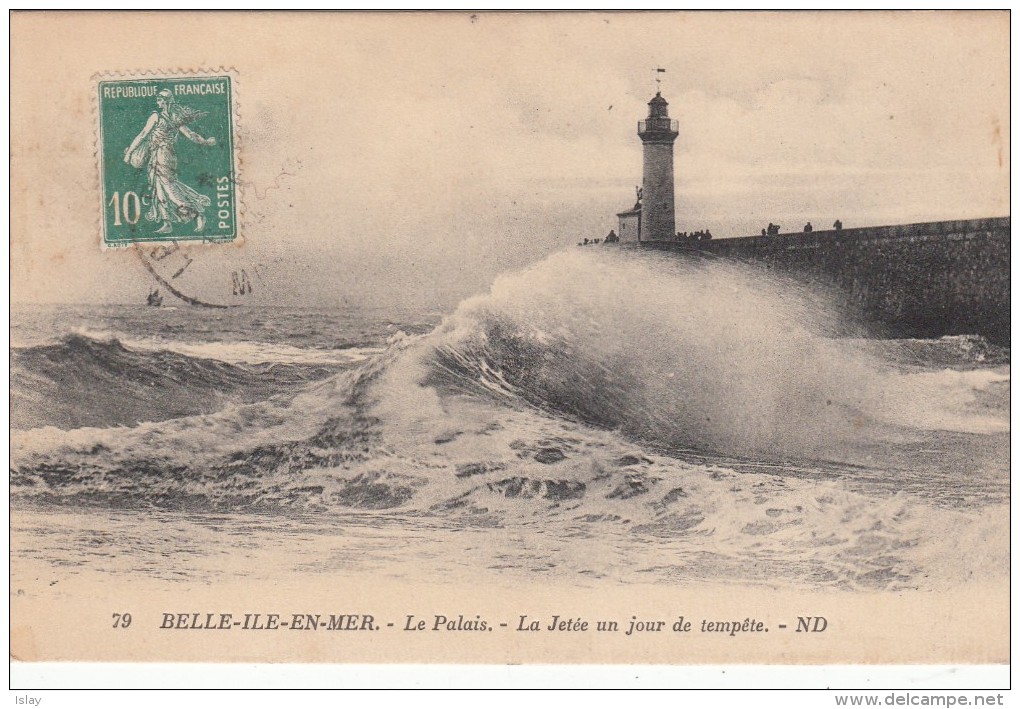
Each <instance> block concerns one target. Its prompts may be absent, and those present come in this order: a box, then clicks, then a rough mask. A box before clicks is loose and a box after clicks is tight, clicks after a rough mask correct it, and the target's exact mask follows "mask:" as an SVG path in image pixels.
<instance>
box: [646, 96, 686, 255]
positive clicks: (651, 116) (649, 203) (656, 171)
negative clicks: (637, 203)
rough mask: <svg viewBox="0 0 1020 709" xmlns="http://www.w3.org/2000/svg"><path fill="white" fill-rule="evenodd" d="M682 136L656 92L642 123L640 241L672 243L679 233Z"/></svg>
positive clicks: (664, 100) (667, 106)
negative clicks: (676, 148)
mask: <svg viewBox="0 0 1020 709" xmlns="http://www.w3.org/2000/svg"><path fill="white" fill-rule="evenodd" d="M679 134H680V131H679V130H678V127H677V122H676V121H675V120H671V119H670V117H669V104H668V103H667V102H666V99H664V98H663V97H662V94H661V93H658V92H657V93H656V94H655V98H653V99H652V100H651V101H649V102H648V118H646V119H645V120H643V121H638V136H640V138H641V142H642V144H644V151H645V156H644V157H645V165H644V175H643V180H644V184H643V185H642V189H641V229H640V234H639V236H638V239H639V240H640V241H668V240H672V239H673V237H674V235H675V234H676V215H675V212H674V209H675V207H674V200H673V142H674V141H675V140H676V137H677V136H678V135H679Z"/></svg>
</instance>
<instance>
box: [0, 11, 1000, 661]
mask: <svg viewBox="0 0 1020 709" xmlns="http://www.w3.org/2000/svg"><path fill="white" fill-rule="evenodd" d="M41 37H59V38H60V40H59V41H52V42H51V41H45V42H44V41H40V38H41ZM1009 54H1010V33H1009V13H1008V12H1001V11H1000V12H994V11H986V12H977V11H975V12H949V11H940V12H925V13H916V12H820V11H819V12H788V13H786V12H643V13H631V12H580V13H559V12H550V13H545V12H542V13H529V12H521V13H511V12H477V13H471V12H446V13H416V12H405V13H370V12H366V13H285V12H281V13H260V12H255V13H201V12H191V11H186V12H179V13H161V12H155V13H111V12H96V13H83V14H78V13H33V12H19V13H14V14H13V15H12V16H11V97H10V110H11V138H10V140H11V163H10V165H11V233H10V278H11V312H10V361H11V365H10V409H11V417H10V486H9V490H10V543H11V548H10V564H11V568H10V575H11V576H10V581H11V588H10V592H11V626H10V633H11V635H10V637H11V654H12V660H13V661H15V662H28V663H30V662H35V661H92V662H135V661H162V662H176V661H180V660H192V661H202V662H238V661H242V662H249V663H250V662H276V663H280V662H316V663H351V662H354V663H365V664H373V663H395V662H396V663H414V664H428V663H453V664H472V663H484V664H490V665H506V664H513V665H519V664H525V665H527V664H567V663H580V664H604V665H627V664H650V665H678V666H679V665H684V666H686V665H699V664H705V663H714V664H727V663H734V664H757V665H769V664H782V665H815V664H829V665H843V664H846V665H868V664H903V665H925V664H959V665H1004V664H1007V663H1008V662H1009V659H1010V654H1009V640H1010V637H1009V588H1010V586H1009V583H1010V535H1009V531H1010V475H1009V472H1010V468H1009V465H1010V454H1009V450H1010V449H1009V445H1010V412H1009V402H1010V204H1009V185H1010V173H1009V159H1010V142H1009V141H1010V110H1009V109H1010V104H1009V98H1010V74H1009Z"/></svg>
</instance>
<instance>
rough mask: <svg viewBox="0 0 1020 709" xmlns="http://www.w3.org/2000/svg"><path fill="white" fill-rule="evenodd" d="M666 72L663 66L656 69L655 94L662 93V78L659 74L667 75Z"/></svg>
mask: <svg viewBox="0 0 1020 709" xmlns="http://www.w3.org/2000/svg"><path fill="white" fill-rule="evenodd" d="M665 73H666V70H665V69H663V68H662V67H661V66H660V67H656V68H655V93H661V92H662V77H661V76H659V74H665Z"/></svg>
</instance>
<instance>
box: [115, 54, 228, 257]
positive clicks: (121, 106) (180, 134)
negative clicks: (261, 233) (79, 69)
mask: <svg viewBox="0 0 1020 709" xmlns="http://www.w3.org/2000/svg"><path fill="white" fill-rule="evenodd" d="M235 79H236V77H235V75H234V74H233V73H232V72H228V71H223V72H209V73H204V72H202V73H187V74H180V75H173V74H168V75H163V76H160V75H157V74H152V75H144V76H140V77H137V78H123V77H120V76H116V77H105V76H104V77H98V81H97V82H96V89H97V92H98V96H97V99H98V104H97V105H98V113H99V132H98V142H99V145H98V157H99V173H100V175H99V176H100V192H101V196H102V215H103V216H102V230H103V244H104V245H105V246H126V245H129V244H133V243H138V242H160V241H209V242H228V241H234V240H236V239H238V237H239V231H238V216H239V205H238V190H237V184H238V183H237V160H236V156H235V149H236V142H237V141H236V133H235V131H236V115H235V112H234V91H235V88H236V83H237V82H236V80H235Z"/></svg>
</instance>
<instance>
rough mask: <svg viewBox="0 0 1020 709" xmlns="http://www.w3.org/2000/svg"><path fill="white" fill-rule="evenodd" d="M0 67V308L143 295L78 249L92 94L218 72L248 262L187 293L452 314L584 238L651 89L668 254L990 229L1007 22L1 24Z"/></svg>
mask: <svg viewBox="0 0 1020 709" xmlns="http://www.w3.org/2000/svg"><path fill="white" fill-rule="evenodd" d="M11 44H12V46H11V66H12V96H11V111H12V146H11V150H12V163H11V165H12V251H11V258H12V289H13V296H14V299H15V300H22V301H24V300H29V301H31V300H40V299H41V300H67V301H85V302H93V301H95V302H139V300H140V299H141V298H144V294H145V293H146V292H147V289H148V285H149V283H150V281H149V280H147V279H148V276H147V275H146V274H145V272H144V271H143V270H142V269H141V267H140V265H139V264H138V262H137V260H136V259H135V257H134V256H133V255H132V254H130V253H123V252H109V251H107V252H101V251H100V249H99V247H98V241H99V237H98V229H99V211H98V210H99V201H100V198H99V196H98V191H97V190H98V188H97V184H98V178H97V171H96V160H95V155H94V145H95V141H94V131H95V124H96V121H95V117H94V114H93V109H92V107H91V101H92V95H91V91H92V84H91V80H90V77H91V76H92V75H93V74H94V73H96V72H102V71H112V70H132V69H159V68H165V67H193V66H203V67H216V66H220V65H229V66H232V67H234V68H236V70H237V71H238V73H239V77H240V79H239V85H238V87H237V92H236V95H237V99H238V101H239V102H240V103H239V106H240V108H239V112H240V121H239V131H240V138H239V140H240V142H239V147H240V155H241V159H242V165H241V172H240V175H241V179H242V181H243V183H244V185H245V192H244V197H243V199H244V202H245V213H244V219H243V221H242V230H243V233H244V236H245V245H244V246H243V247H242V248H241V249H236V248H233V249H224V248H222V247H216V246H207V247H204V248H203V249H202V250H201V251H199V252H198V254H199V256H201V259H199V260H200V261H201V263H200V265H199V266H196V268H195V270H194V272H193V273H192V274H189V278H192V280H191V281H190V283H189V284H188V285H189V286H190V287H192V288H194V289H196V292H198V291H202V292H212V291H214V290H215V289H216V288H218V287H220V285H222V283H223V282H225V281H224V277H223V274H224V273H226V272H229V271H230V270H231V269H232V268H235V267H238V266H239V265H240V266H245V265H247V266H248V267H249V268H250V267H252V266H254V265H258V266H259V267H260V268H259V274H260V275H259V281H258V283H257V291H256V297H257V301H256V302H263V303H279V304H293V305H333V304H339V305H343V304H351V303H358V304H364V303H378V304H381V305H389V304H393V305H404V304H411V303H417V304H424V305H429V306H435V307H441V308H447V307H450V306H451V305H453V304H455V303H456V302H457V301H459V300H460V299H461V298H463V297H464V296H466V295H470V294H472V293H475V292H478V291H481V290H484V289H485V288H486V287H487V286H488V284H489V283H490V282H491V281H492V279H493V277H494V276H495V275H497V274H498V273H500V272H502V271H505V270H507V269H510V268H514V267H518V266H521V265H524V264H527V263H530V262H533V261H535V260H538V259H541V258H542V257H544V256H545V255H546V254H549V253H551V252H553V251H556V250H559V249H561V248H566V247H569V246H571V245H572V244H575V243H576V242H577V241H579V240H581V239H582V238H584V237H589V238H594V237H601V236H604V235H605V234H606V233H607V232H608V231H609V229H610V228H615V226H616V218H615V214H616V212H618V211H622V210H623V209H625V208H628V207H630V206H631V205H632V204H633V201H634V186H635V185H637V184H638V183H639V181H640V175H641V144H640V141H639V140H638V138H637V136H636V133H635V131H636V122H637V121H638V120H639V119H641V118H642V117H644V115H645V113H646V112H647V107H646V103H647V101H648V100H649V99H650V98H651V97H652V95H654V92H655V83H654V77H655V75H656V73H655V71H654V69H655V68H656V67H657V66H661V67H664V68H666V70H667V71H666V73H665V74H660V75H659V76H660V77H661V78H662V81H663V83H662V93H663V95H664V96H665V97H666V98H667V99H668V100H669V103H670V115H671V116H672V117H674V118H676V119H677V120H678V121H679V123H680V137H679V139H678V140H677V143H676V148H675V151H676V152H675V162H676V191H677V228H678V229H679V230H694V229H702V228H706V227H708V228H711V230H712V232H713V234H714V235H715V236H716V237H723V236H739V235H747V234H753V233H756V232H758V231H759V230H760V229H761V227H762V226H763V225H764V224H765V223H767V222H769V221H772V222H776V223H779V224H782V225H783V227H784V230H795V231H799V230H800V228H801V227H802V226H803V224H804V223H805V222H807V221H809V220H810V221H812V222H813V223H814V225H815V226H816V227H819V228H822V227H828V226H829V225H831V224H832V222H833V220H834V219H836V218H837V217H838V218H840V219H841V220H842V221H843V223H844V225H846V226H848V227H849V226H863V225H869V224H890V223H904V222H915V221H928V220H939V219H961V218H970V217H985V216H1000V215H1006V214H1008V213H1009V206H1008V186H1009V63H1008V59H1009V22H1008V14H1007V13H983V14H981V13H976V14H961V13H956V14H951V13H914V14H906V13H900V14H886V13H870V14H866V15H860V14H853V13H843V14H833V13H828V14H825V13H823V14H813V13H781V14H738V13H697V14H651V13H642V14H567V15H562V14H526V15H491V14H480V15H477V16H471V15H468V14H443V15H412V14H379V15H367V16H366V15H321V14H312V15H308V14H305V15H300V16H295V15H251V14H234V15H200V16H195V15H194V14H191V13H180V14H174V15H156V14H147V15H136V16H131V17H126V18H125V17H123V16H121V17H119V18H116V19H115V20H111V19H110V18H109V17H108V16H106V15H100V14H93V15H87V16H81V15H52V14H46V15H42V14H20V15H15V16H14V18H13V20H12V38H11ZM210 289H211V290H210Z"/></svg>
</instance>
